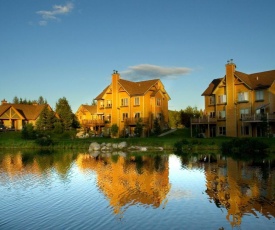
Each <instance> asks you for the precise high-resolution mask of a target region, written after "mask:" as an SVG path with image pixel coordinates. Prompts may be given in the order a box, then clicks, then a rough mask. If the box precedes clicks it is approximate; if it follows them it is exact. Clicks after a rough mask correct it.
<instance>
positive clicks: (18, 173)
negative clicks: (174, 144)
mask: <svg viewBox="0 0 275 230" xmlns="http://www.w3.org/2000/svg"><path fill="white" fill-rule="evenodd" d="M203 158H204V156H203V155H196V156H194V155H191V156H185V157H178V156H176V155H174V154H168V153H167V154H165V153H161V154H150V156H148V155H147V156H145V155H144V156H142V155H139V156H134V155H130V154H125V153H114V154H105V155H104V154H100V155H97V154H93V155H92V154H89V153H72V152H63V153H50V154H49V153H45V152H44V153H43V152H40V153H33V152H30V153H27V152H25V153H22V152H20V151H19V152H16V153H3V152H2V153H1V151H0V194H1V199H0V229H1V230H2V229H142V230H145V229H217V230H219V229H275V167H274V163H273V162H270V161H264V162H261V163H257V164H255V163H252V162H242V161H236V160H232V159H231V158H225V157H221V156H216V157H215V161H213V162H212V161H210V160H209V158H208V159H206V160H205V161H204V160H203ZM201 159H202V160H201ZM212 159H213V158H212Z"/></svg>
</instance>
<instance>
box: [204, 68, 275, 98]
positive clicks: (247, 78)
mask: <svg viewBox="0 0 275 230" xmlns="http://www.w3.org/2000/svg"><path fill="white" fill-rule="evenodd" d="M234 75H235V76H236V77H237V78H239V79H240V80H241V81H243V82H244V83H245V84H246V85H247V86H248V87H249V88H251V89H254V90H257V89H264V88H269V87H270V86H271V85H272V83H273V82H274V81H275V70H270V71H265V72H259V73H252V74H246V73H243V72H239V71H235V73H234ZM222 79H223V78H217V79H214V80H213V81H212V82H211V83H210V84H209V86H208V88H207V89H206V90H205V91H204V92H203V93H202V96H210V95H211V94H212V93H213V92H214V90H215V89H216V88H217V86H218V85H219V83H220V82H221V80H222Z"/></svg>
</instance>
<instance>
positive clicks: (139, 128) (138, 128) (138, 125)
mask: <svg viewBox="0 0 275 230" xmlns="http://www.w3.org/2000/svg"><path fill="white" fill-rule="evenodd" d="M141 121H142V120H141V118H139V119H138V120H137V123H136V127H135V129H134V133H135V135H136V136H137V137H140V136H141V134H142V124H141Z"/></svg>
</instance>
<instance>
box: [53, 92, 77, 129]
mask: <svg viewBox="0 0 275 230" xmlns="http://www.w3.org/2000/svg"><path fill="white" fill-rule="evenodd" d="M55 112H56V113H57V114H58V116H59V118H60V121H61V123H62V125H63V128H64V130H69V129H70V128H72V127H73V123H74V114H73V112H72V109H71V106H70V105H69V102H68V101H67V99H66V98H65V97H63V98H60V99H59V100H58V102H57V103H56V106H55Z"/></svg>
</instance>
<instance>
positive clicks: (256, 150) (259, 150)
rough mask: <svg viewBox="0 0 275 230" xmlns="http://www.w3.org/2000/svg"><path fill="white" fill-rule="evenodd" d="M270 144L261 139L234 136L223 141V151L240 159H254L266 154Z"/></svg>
mask: <svg viewBox="0 0 275 230" xmlns="http://www.w3.org/2000/svg"><path fill="white" fill-rule="evenodd" d="M268 147H269V146H268V145H267V144H265V143H263V142H262V141H260V140H259V139H253V138H234V139H232V140H231V141H228V142H223V143H222V148H221V149H222V153H223V154H225V155H230V156H232V157H234V158H238V159H246V158H247V159H248V158H250V159H253V158H255V157H259V156H264V155H265V150H266V149H267V148H268Z"/></svg>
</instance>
